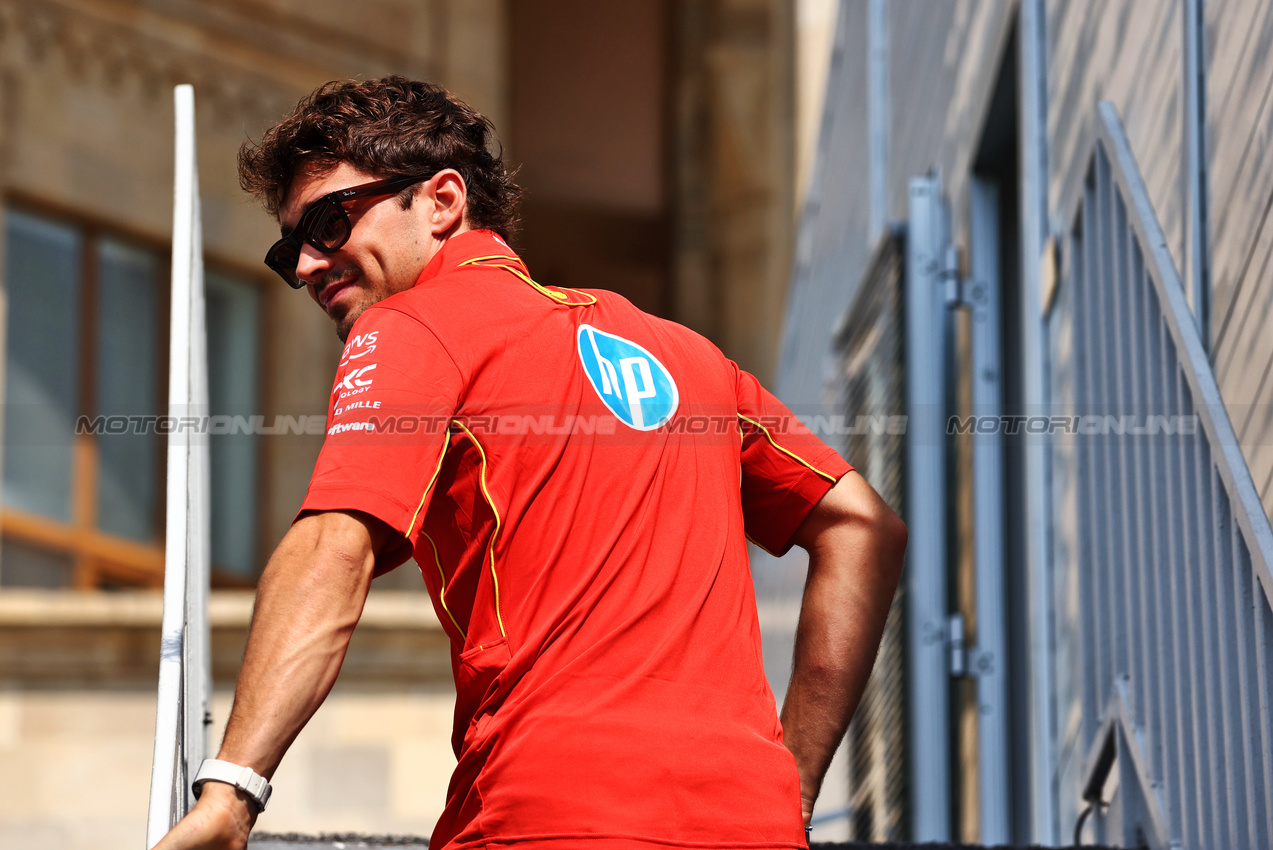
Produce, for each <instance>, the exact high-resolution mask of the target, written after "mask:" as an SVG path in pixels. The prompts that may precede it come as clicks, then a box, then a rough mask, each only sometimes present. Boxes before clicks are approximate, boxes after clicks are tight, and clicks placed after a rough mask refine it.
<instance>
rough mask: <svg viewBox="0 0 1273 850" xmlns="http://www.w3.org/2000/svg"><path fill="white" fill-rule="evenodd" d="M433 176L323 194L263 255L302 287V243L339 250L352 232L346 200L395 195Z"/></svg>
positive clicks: (326, 251) (327, 250) (289, 280)
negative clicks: (290, 229) (299, 270)
mask: <svg viewBox="0 0 1273 850" xmlns="http://www.w3.org/2000/svg"><path fill="white" fill-rule="evenodd" d="M432 176H433V175H431V174H425V175H422V176H420V175H417V176H406V177H390V178H388V179H386V180H376V181H375V182H373V183H363V184H362V185H361V186H351V187H349V188H348V189H338V190H336V191H335V192H329V193H327V194H326V195H323V196H322V197H321V198H319V199H318V200H316V201H314V202H313V203H311V204H310V205H309V206H307V207H306V208H305V212H303V213H301V218H300V221H298V222H296V226H295V227H294V228H292V232H291V233H289V234H287V235H286V236H284V237H283V238H282V239H280V240H278V241H277V242H275V243H274V244H273V245H272V246H271V247H270V250H269V251H268V252H267V253H266V255H265V264H266V265H267V266H269V267H270V268H272V269H274V271H276V272H278V276H279V277H281V278H283V280H284V281H285V282H286V283H287V285H288V286H290V287H292V289H304V288H305V281H303V280H301V279H300V278H299V277H297V275H296V266H297V264H298V263H300V261H301V250H302V249H303V248H304V246H305V243H306V242H308V243H309V244H310V245H313V246H314V247H315V248H317V249H318V250H320V251H322V252H323V253H324V254H330V253H332V252H334V251H338V250H340V246H342V245H344V244H345V243H346V242H348V241H349V234H350V233H352V232H353V229H354V226H353V225H352V224H351V223H350V221H349V214H348V213H347V212H345V206H344V204H345V202H346V201H351V200H353V199H354V198H376V197H386V196H388V195H394V194H397V193H398V192H401V191H402V190H403V189H405V188H407V187H408V186H410V185H412V184H413V183H421V182H423V181H425V180H428V179H429V178H430V177H432Z"/></svg>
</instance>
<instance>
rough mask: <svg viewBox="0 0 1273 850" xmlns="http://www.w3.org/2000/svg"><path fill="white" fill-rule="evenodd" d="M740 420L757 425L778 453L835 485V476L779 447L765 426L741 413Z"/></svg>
mask: <svg viewBox="0 0 1273 850" xmlns="http://www.w3.org/2000/svg"><path fill="white" fill-rule="evenodd" d="M738 418H739V419H741V420H743V421H744V422H750V423H751V424H752V425H755V426H756V427H757V428H759V429H760V430H761V433H763V434H764V435H765V439H767V440H768V441H769V444H770V445H771V446H773V447H774V448H775V449H777V450H778V451H780V452H782V453H783V454H785V455H786V456H787V457H789V458H791V459H792V460H794V461H795V462H796V463H799V464H800V465H801V466H804V467H806V468H808V469H809V470H810V471H812V472H814V473H816V474H818V475H821V476H822V477H823V478H825V479H826V480H828V481H830V482H831V483H832V484H834V483H835V476H834V475H831V474H830V473H827V472H823V471H822V470H821V469H818V468H817V467H816V466H814V465H813V464H811V463H809V461H807V460H805V459H804V458H802V457H800V455H798V454H796V453H795V452H793V451H791V450H790V449H785V448H783V447H782V446H780V445H778V441H777V440H775V439H774V438H773V435H772V434H770V433H769V429H768V428H766V427H765V426H764V425H761V424H760V423H759V422H757V421H756V420H755V419H752V418H751V417H750V416H744V415H743V414H741V413H740V414H738Z"/></svg>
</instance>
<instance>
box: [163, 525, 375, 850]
mask: <svg viewBox="0 0 1273 850" xmlns="http://www.w3.org/2000/svg"><path fill="white" fill-rule="evenodd" d="M392 536H393V532H392V531H391V530H390V529H389V527H388V526H386V525H384V524H383V523H381V522H380V521H379V520H376V519H373V518H371V517H369V516H367V515H365V514H359V513H344V512H339V511H333V512H327V513H320V514H311V515H309V516H306V517H303V518H302V519H300V520H299V521H297V522H296V524H295V525H293V526H292V528H291V530H290V531H289V532H288V533H287V536H286V537H284V538H283V541H282V542H281V543H279V545H278V548H277V549H276V550H275V551H274V555H273V556H272V557H271V558H270V561H269V563H268V564H267V565H266V567H265V571H264V572H263V573H262V574H261V581H260V584H259V586H258V588H257V594H256V606H255V607H254V609H253V612H252V626H251V629H250V631H249V633H248V643H247V650H246V652H245V653H244V656H243V667H242V669H241V670H240V671H239V681H238V685H237V686H236V688H235V692H234V707H233V709H232V710H231V712H230V719H229V722H228V724H227V726H226V733H225V740H224V742H223V743H222V745H221V750H220V752H219V753H218V755H217V758H220V759H224V760H226V761H230V762H234V763H235V764H240V765H244V766H246V767H250V768H252V769H253V770H255V771H256V772H257V773H259V774H261V775H262V776H265V777H267V778H268V777H270V776H272V775H273V774H274V771H275V770H276V769H277V768H278V765H279V762H280V761H281V760H282V758H283V754H284V753H285V752H286V751H287V748H288V747H289V746H290V745H291V743H292V741H294V740H295V739H296V736H297V735H298V734H299V733H300V731H301V729H302V728H304V726H305V724H306V723H307V722H308V721H309V719H310V717H312V716H313V714H314V712H315V711H317V710H318V707H319V706H320V705H322V702H323V700H324V699H326V697H327V694H328V692H329V691H330V690H331V687H332V685H333V684H334V683H335V681H336V675H337V674H338V673H339V672H340V665H341V663H342V662H343V661H344V658H345V650H346V649H347V648H348V646H349V638H350V635H352V634H353V630H354V626H356V625H357V623H358V618H359V617H360V616H361V615H362V609H363V605H364V603H365V602H366V599H367V592H368V590H369V589H370V587H371V578H372V574H373V569H374V567H375V560H376V553H377V552H378V551H380V550H381V549H382V548H383V547H384V546H385V545H386V544H387V543H388V541H389V540H390V539H391V537H392ZM255 820H256V813H255V809H254V806H252V805H251V804H250V803H249V802H248V798H247V796H246V795H245V794H243V793H242V792H240V791H237V789H235V788H234V787H232V786H230V785H226V784H224V783H219V782H209V783H207V784H206V785H204V787H203V794H202V795H201V796H200V798H199V802H198V804H197V805H196V806H195V807H194V809H192V810H191V812H190V814H189V815H187V817H186V818H185V819H184V820H183V821H182V822H181V823H180V824H178V825H177V826H176V827H174V828H173V830H172V832H170V833H169V834H168V836H167V837H166V838H165V839H164V840H163V841H162V842H160V844H159V845H157V847H159V848H162V850H177V848H195V847H207V848H223V847H224V848H242V847H246V845H247V836H248V832H249V831H250V830H251V827H252V824H253V822H255Z"/></svg>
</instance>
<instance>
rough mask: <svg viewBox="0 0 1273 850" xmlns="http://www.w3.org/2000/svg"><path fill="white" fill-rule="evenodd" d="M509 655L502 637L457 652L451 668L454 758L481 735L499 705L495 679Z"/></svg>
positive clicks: (506, 641) (510, 655) (506, 662)
mask: <svg viewBox="0 0 1273 850" xmlns="http://www.w3.org/2000/svg"><path fill="white" fill-rule="evenodd" d="M512 658H513V656H512V653H511V652H510V651H509V648H508V640H507V639H506V638H500V639H499V640H497V641H494V642H492V643H486V644H481V645H479V646H475V647H472V648H470V649H467V650H465V651H464V652H462V653H461V654H460V663H459V664H458V665H457V666H456V669H455V726H454V727H453V731H452V734H451V747H452V749H453V750H454V751H455V755H456V758H459V756H460V753H461V752H462V751H463V750H465V749H468V748H469V747H472V746H473V745H474V743H475V742H476V741H477V740H479V739H480V738H481V737H482V733H483V731H484V730H485V728H486V726H487V724H488V723H489V721H490V718H491V716H492V715H494V714H495V712H496V710H497V709H498V708H499V704H500V701H501V698H500V697H499V696H498V681H497V680H498V679H499V674H500V673H502V672H503V671H504V668H506V667H507V666H508V662H509V661H511V660H512Z"/></svg>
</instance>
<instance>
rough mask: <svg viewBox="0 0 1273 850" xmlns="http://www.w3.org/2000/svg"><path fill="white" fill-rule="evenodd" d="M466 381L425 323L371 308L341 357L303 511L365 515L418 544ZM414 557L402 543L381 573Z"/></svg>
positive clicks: (350, 337) (357, 326)
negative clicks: (321, 441) (360, 512)
mask: <svg viewBox="0 0 1273 850" xmlns="http://www.w3.org/2000/svg"><path fill="white" fill-rule="evenodd" d="M462 384H463V381H462V378H461V375H460V371H459V368H458V367H457V366H456V364H455V362H454V361H453V360H452V358H451V356H450V355H449V354H448V353H447V351H446V349H445V348H444V347H443V346H442V343H441V342H439V341H438V339H437V337H436V336H435V335H434V334H433V332H432V331H431V330H430V329H429V328H428V327H426V326H425V325H424V324H422V323H421V322H419V321H418V320H416V319H414V318H412V317H411V316H409V315H407V314H405V313H402V312H399V311H398V310H394V309H390V308H383V307H381V308H372V309H369V310H367V311H366V312H364V313H363V315H362V316H361V317H360V318H359V319H358V321H357V323H356V324H355V325H354V327H353V330H352V331H351V333H350V335H349V339H348V341H347V343H346V344H345V349H344V351H343V352H342V354H341V360H340V365H339V367H338V368H337V370H336V380H335V382H334V384H333V386H332V393H331V398H330V401H329V403H328V408H327V437H326V439H325V440H324V442H323V448H322V451H321V452H320V453H319V455H318V462H317V463H316V464H315V467H314V475H313V477H312V478H311V479H310V484H309V491H308V492H307V493H306V495H305V501H304V502H303V503H302V506H301V513H302V514H303V513H305V512H307V511H330V510H357V511H363V512H365V513H368V514H371V515H372V516H374V517H376V518H377V519H379V520H381V521H383V522H384V523H386V524H387V525H389V526H390V527H391V528H393V529H395V530H396V531H397V532H398V533H400V534H402V535H403V536H404V537H405V538H406V540H407V542H408V543H410V544H411V546H414V544H415V542H416V537H417V536H418V535H419V533H420V525H421V523H422V521H423V516H424V512H425V511H426V510H427V508H428V501H429V496H430V494H431V492H432V488H433V486H434V483H435V482H436V479H437V475H438V471H439V469H440V468H441V464H442V458H443V454H444V452H445V447H446V445H447V443H448V439H449V436H448V427H449V425H450V421H451V417H452V416H453V415H454V413H455V410H456V407H457V405H458V403H459V397H460V393H461V388H462ZM408 555H410V547H407V546H402V547H398V551H395V552H394V554H393V557H392V559H391V560H392V562H389V563H383V564H377V565H376V572H377V573H378V574H379V573H383V572H386V571H388V570H390V569H393V568H394V567H396V566H398V565H399V564H401V563H402V562H403V561H405V560H406V559H407V557H408Z"/></svg>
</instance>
